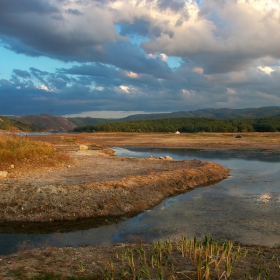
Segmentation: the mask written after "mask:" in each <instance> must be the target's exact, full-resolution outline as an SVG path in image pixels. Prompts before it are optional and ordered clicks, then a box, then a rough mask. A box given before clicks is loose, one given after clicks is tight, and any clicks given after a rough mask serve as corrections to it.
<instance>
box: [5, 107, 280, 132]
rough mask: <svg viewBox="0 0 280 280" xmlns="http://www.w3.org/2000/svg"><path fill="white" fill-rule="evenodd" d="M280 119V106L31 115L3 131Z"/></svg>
mask: <svg viewBox="0 0 280 280" xmlns="http://www.w3.org/2000/svg"><path fill="white" fill-rule="evenodd" d="M277 115H278V116H280V107H276V106H274V107H261V108H245V109H230V108H221V109H213V108H206V109H200V110H193V111H179V112H173V113H159V114H139V115H131V116H128V117H125V118H121V119H101V118H90V117H86V118H83V117H77V118H64V117H58V116H53V115H47V114H42V115H30V116H24V117H1V119H2V121H1V120H0V129H3V130H6V129H7V127H10V126H11V125H12V126H14V127H18V128H19V129H20V130H25V131H39V130H47V131H70V130H73V129H74V128H75V127H82V126H88V125H98V124H105V123H109V122H123V121H132V120H156V119H173V118H189V117H204V118H213V119H232V120H233V119H253V118H267V117H273V116H277Z"/></svg>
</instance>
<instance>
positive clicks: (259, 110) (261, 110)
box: [122, 107, 280, 121]
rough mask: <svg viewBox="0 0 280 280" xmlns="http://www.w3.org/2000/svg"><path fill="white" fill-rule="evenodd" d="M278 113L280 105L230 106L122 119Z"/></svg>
mask: <svg viewBox="0 0 280 280" xmlns="http://www.w3.org/2000/svg"><path fill="white" fill-rule="evenodd" d="M279 114H280V107H261V108H245V109H230V108H221V109H214V108H206V109H200V110H194V111H179V112H173V113H161V114H140V115H131V116H128V117H126V118H123V119H122V121H129V120H152V119H153V120H155V119H169V118H186V117H203V118H215V119H253V118H267V117H273V116H276V115H279Z"/></svg>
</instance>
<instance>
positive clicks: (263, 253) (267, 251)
mask: <svg viewBox="0 0 280 280" xmlns="http://www.w3.org/2000/svg"><path fill="white" fill-rule="evenodd" d="M140 248H141V250H142V251H143V250H145V252H146V255H147V261H148V263H149V262H150V260H151V258H150V255H151V253H152V252H154V251H155V250H154V249H153V246H152V245H151V244H141V245H140V243H136V244H117V245H115V246H108V247H90V246H86V247H81V248H72V247H64V248H56V247H45V248H40V249H30V248H29V249H28V247H25V245H24V244H22V245H21V246H20V248H19V252H18V253H15V254H12V255H9V256H1V258H0V278H1V279H5V280H11V279H57V280H62V279H65V280H67V279H70V278H71V279H96V280H101V279H109V278H105V277H104V271H105V269H106V268H107V269H109V267H113V268H114V270H115V275H118V273H120V272H121V267H125V263H126V261H123V259H122V252H124V251H125V250H133V251H134V254H135V263H134V265H135V267H136V272H137V274H139V272H140V264H139V263H140V261H139V258H140V257H139V255H140V253H139V251H140ZM150 248H151V249H150ZM27 249H28V250H27ZM235 249H236V250H237V249H238V247H237V246H235ZM245 251H246V252H247V253H245ZM241 253H242V256H245V257H241V258H240V259H237V260H233V268H232V275H231V278H230V279H238V280H240V279H275V280H276V279H279V272H280V269H279V267H278V265H279V258H280V248H263V247H259V246H246V245H243V246H241ZM166 254H167V253H166V252H165V251H163V256H164V260H166V258H165V256H166ZM172 258H173V262H174V267H175V269H176V270H175V271H176V273H175V275H176V278H173V279H194V280H195V279H197V278H196V275H195V273H191V271H193V270H194V266H193V265H192V262H191V259H190V258H189V257H188V256H186V257H182V254H181V253H180V252H179V251H177V252H176V249H175V245H173V249H172ZM125 259H128V257H126V258H125ZM109 264H110V265H109ZM222 264H224V263H222ZM164 267H167V269H166V270H165V271H166V272H167V271H168V269H170V268H169V266H168V264H167V265H164ZM154 270H156V266H155V269H154ZM170 270H171V269H170ZM151 271H152V269H151ZM187 271H188V272H189V274H187V277H186V276H185V277H183V276H182V275H183V273H181V272H185V273H186V272H187ZM220 271H221V274H222V272H223V271H224V266H222V265H221V266H220ZM211 273H212V275H215V272H214V271H213V269H212V270H211ZM166 274H167V273H166ZM156 275H157V274H156V273H155V277H153V278H152V279H159V278H158V277H156ZM245 275H247V277H246V276H245ZM249 275H250V276H249ZM165 276H166V277H165V278H164V279H169V278H167V277H168V275H165ZM260 276H263V277H261V278H259V277H260ZM266 276H267V277H266ZM110 279H133V276H132V274H130V273H127V275H126V277H123V278H121V277H115V278H110ZM141 279H148V278H147V277H146V278H144V277H143V278H141ZM211 279H212V278H211ZM213 279H214V278H213ZM215 279H216V278H215ZM220 279H222V278H220Z"/></svg>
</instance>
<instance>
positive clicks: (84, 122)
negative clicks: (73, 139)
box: [67, 117, 116, 126]
mask: <svg viewBox="0 0 280 280" xmlns="http://www.w3.org/2000/svg"><path fill="white" fill-rule="evenodd" d="M67 120H68V121H70V122H71V123H73V124H75V125H76V126H84V125H91V124H93V125H96V124H101V123H108V122H113V121H116V120H115V119H99V118H90V117H86V118H83V117H76V118H67Z"/></svg>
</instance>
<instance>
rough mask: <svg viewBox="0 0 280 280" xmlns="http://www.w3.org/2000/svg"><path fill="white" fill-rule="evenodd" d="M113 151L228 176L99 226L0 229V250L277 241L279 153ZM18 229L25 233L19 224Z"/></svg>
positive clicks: (279, 223) (279, 231)
mask: <svg viewBox="0 0 280 280" xmlns="http://www.w3.org/2000/svg"><path fill="white" fill-rule="evenodd" d="M115 151H116V154H117V155H119V156H124V155H125V156H134V157H137V156H138V157H148V156H149V155H153V156H166V155H169V156H171V157H173V158H174V159H179V160H183V159H187V160H188V159H193V158H196V159H199V160H206V161H215V162H217V163H219V164H221V165H223V166H225V167H227V168H229V169H230V176H229V178H228V179H226V180H223V181H221V182H220V183H218V184H215V185H212V186H207V187H201V188H197V189H195V190H193V191H191V192H187V193H185V194H182V195H178V196H176V197H172V198H169V199H166V200H165V201H163V202H162V203H161V204H159V205H158V206H156V207H154V208H153V209H151V210H148V211H146V212H144V213H142V214H140V215H138V216H136V217H133V218H130V219H127V220H123V221H120V222H118V223H114V224H108V225H103V226H101V227H96V226H95V225H94V223H93V222H92V221H88V222H87V223H86V225H83V226H80V225H79V224H78V223H75V222H74V224H73V228H75V230H73V231H70V232H65V233H64V232H59V231H61V230H58V229H55V230H52V229H50V228H49V229H48V228H46V229H45V232H51V233H44V234H42V233H40V234H38V233H37V234H36V233H32V234H28V233H7V232H9V231H7V229H4V228H3V227H0V232H3V233H1V234H0V254H8V253H11V252H14V251H16V250H17V249H18V245H19V244H22V243H23V242H26V244H27V245H29V246H42V245H49V246H53V245H55V246H84V245H94V246H102V245H111V244H115V243H120V242H133V241H137V240H139V239H141V240H143V241H145V242H151V241H153V240H155V239H166V238H168V237H170V238H173V239H175V238H177V237H178V238H179V237H180V236H181V234H184V235H185V236H186V237H193V236H194V235H195V236H198V237H203V236H204V235H206V234H211V235H212V236H213V237H214V238H223V239H225V238H228V239H231V240H234V241H237V242H242V243H247V244H258V245H265V246H277V245H278V246H279V245H280V164H279V163H280V155H279V154H273V153H269V152H266V151H258V152H254V153H252V152H244V151H231V152H228V151H226V152H221V151H212V152H209V151H199V150H196V151H194V150H176V149H136V148H135V149H124V148H115ZM50 226H51V224H50ZM79 227H80V228H79ZM1 230H2V231H1ZM54 231H56V232H54ZM18 232H24V228H23V229H21V228H20V229H19V230H18Z"/></svg>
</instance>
